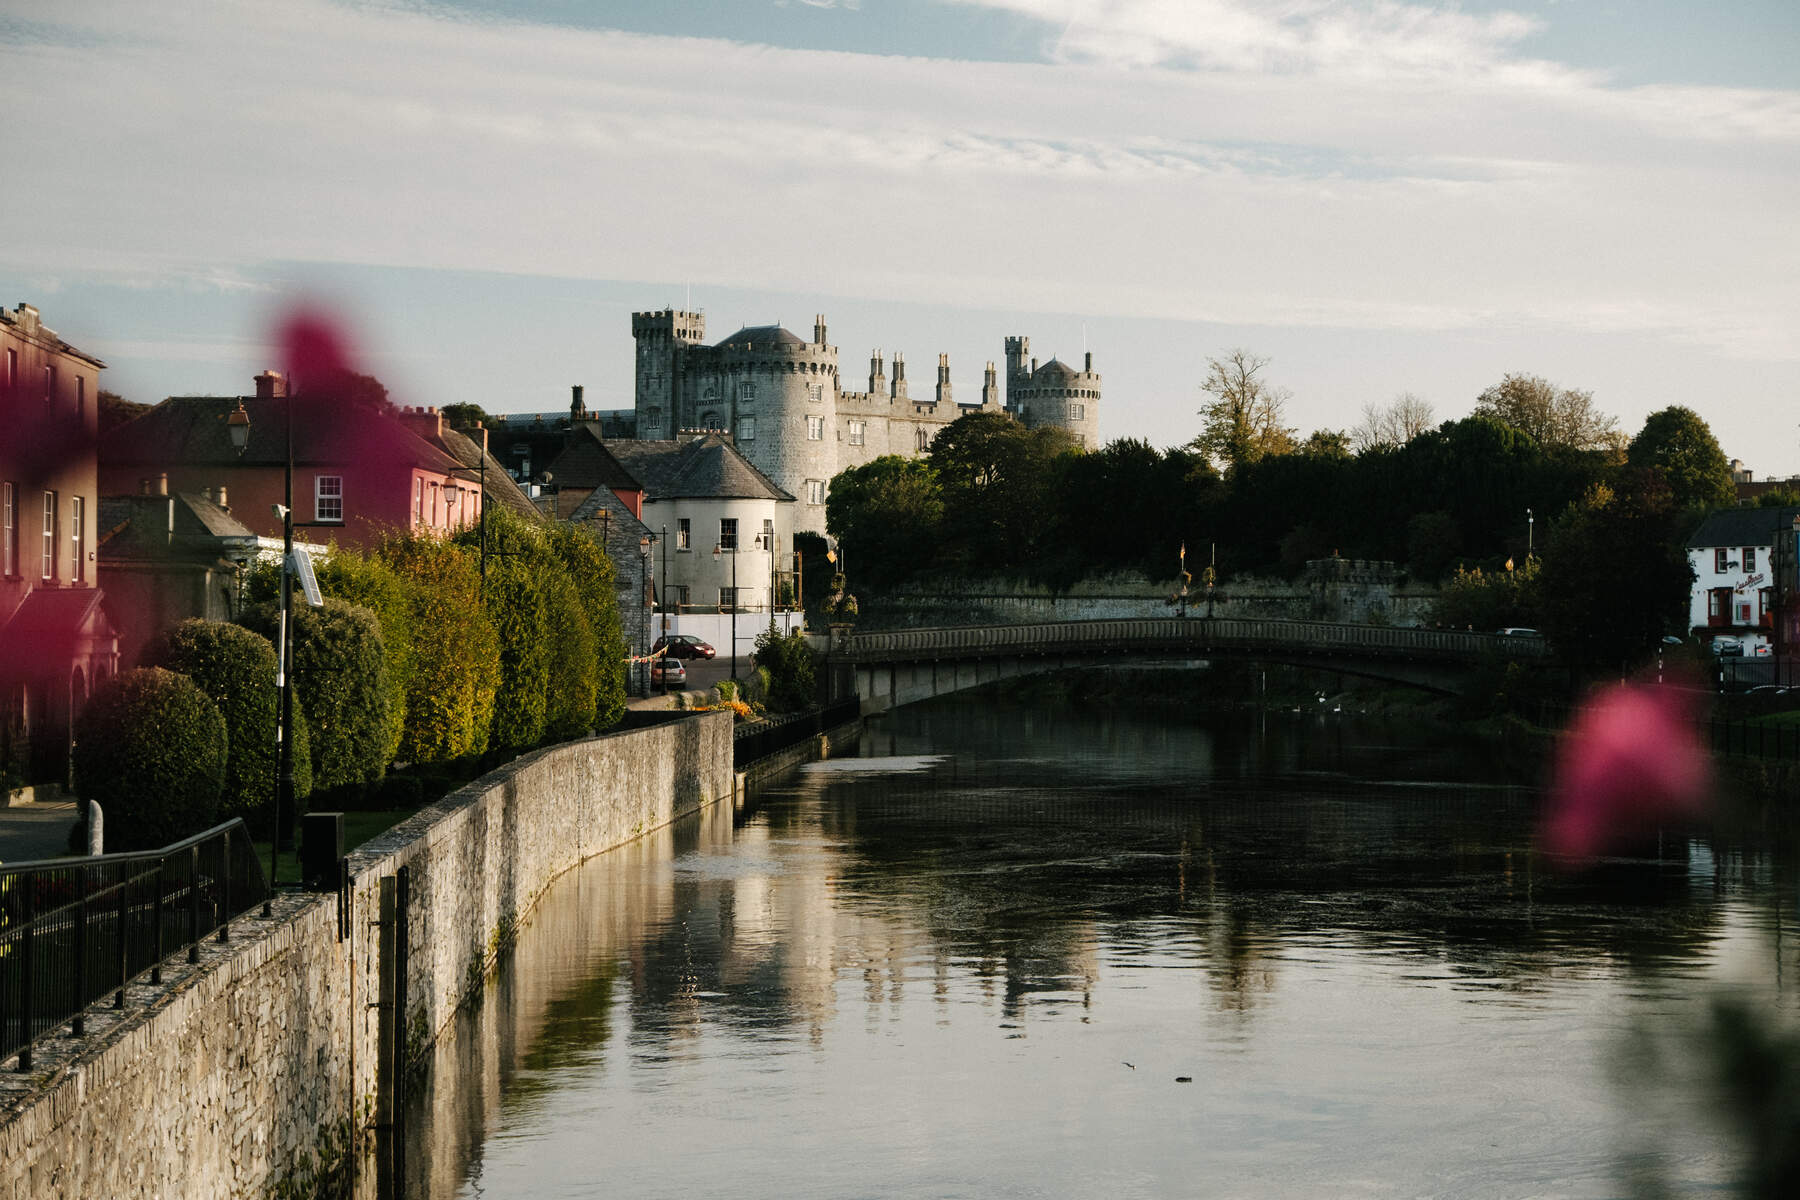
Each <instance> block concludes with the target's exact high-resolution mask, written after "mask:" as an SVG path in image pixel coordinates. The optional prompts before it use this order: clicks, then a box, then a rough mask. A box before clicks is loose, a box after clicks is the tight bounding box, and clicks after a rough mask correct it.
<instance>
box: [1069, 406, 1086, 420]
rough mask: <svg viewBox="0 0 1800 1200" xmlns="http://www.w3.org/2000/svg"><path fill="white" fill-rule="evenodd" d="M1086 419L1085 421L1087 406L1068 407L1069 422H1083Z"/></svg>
mask: <svg viewBox="0 0 1800 1200" xmlns="http://www.w3.org/2000/svg"><path fill="white" fill-rule="evenodd" d="M1086 419H1087V405H1085V404H1071V405H1069V420H1071V421H1083V420H1086Z"/></svg>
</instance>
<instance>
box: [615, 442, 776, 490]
mask: <svg viewBox="0 0 1800 1200" xmlns="http://www.w3.org/2000/svg"><path fill="white" fill-rule="evenodd" d="M606 448H607V449H608V450H609V451H611V453H612V455H613V457H614V458H616V459H618V461H619V463H620V464H621V465H622V466H623V467H624V468H625V470H626V471H628V472H630V474H631V475H632V476H633V477H635V478H636V479H637V480H638V481H639V482H640V483H642V484H643V485H644V494H645V496H646V497H647V498H648V499H651V500H676V499H700V500H777V501H780V500H786V501H792V500H793V497H792V496H791V495H789V494H788V493H787V492H785V491H783V490H782V489H781V488H780V487H778V486H776V484H775V482H774V481H773V480H772V479H770V478H769V477H768V476H767V475H764V474H763V473H762V472H761V471H759V470H757V469H756V468H755V467H754V466H752V465H751V463H750V460H749V459H747V458H745V457H744V456H743V454H741V453H740V452H739V451H738V448H737V447H736V446H734V445H732V444H731V442H730V441H729V440H728V439H726V438H723V437H720V436H719V435H718V434H716V433H709V434H706V435H705V436H704V437H697V438H689V439H685V440H680V441H637V440H633V441H626V440H623V439H621V440H619V441H614V442H608V443H607V444H606Z"/></svg>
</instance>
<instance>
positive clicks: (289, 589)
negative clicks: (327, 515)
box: [225, 385, 294, 915]
mask: <svg viewBox="0 0 1800 1200" xmlns="http://www.w3.org/2000/svg"><path fill="white" fill-rule="evenodd" d="M290 386H291V385H290ZM282 401H283V403H282V411H283V414H284V421H283V424H284V426H285V429H284V437H285V441H286V451H285V454H284V456H283V459H282V490H281V494H282V501H283V503H281V504H277V505H274V506H273V507H274V510H275V515H276V516H278V517H280V518H281V618H280V624H279V625H278V626H277V628H278V630H279V634H278V637H277V642H278V644H277V646H276V648H275V655H276V657H275V686H276V688H278V689H279V690H280V694H281V699H280V707H279V709H278V710H277V711H278V715H277V717H276V725H275V747H276V756H277V763H278V765H277V768H276V781H275V806H274V811H273V812H272V813H271V814H270V817H271V821H270V826H271V827H270V831H269V887H270V889H271V890H273V888H274V887H275V873H276V869H277V867H278V865H279V863H280V857H281V843H282V841H283V840H284V835H286V840H288V841H290V842H291V841H292V836H293V835H292V831H291V830H290V829H289V827H288V823H287V816H288V814H289V813H291V812H292V811H293V807H294V740H293V738H292V737H290V736H289V731H290V730H291V729H292V728H293V723H294V689H293V650H292V641H291V639H290V638H289V637H288V620H289V614H290V613H291V612H292V611H293V599H294V577H293V561H294V399H293V396H292V395H288V396H284V397H282ZM225 429H226V432H227V433H228V434H229V435H230V437H231V445H232V447H233V448H234V449H235V450H236V451H237V452H238V453H239V454H240V455H241V454H243V452H244V450H245V448H246V447H248V446H249V445H250V414H249V413H248V412H246V411H245V409H244V403H243V401H241V400H240V401H238V406H237V411H236V412H234V413H232V414H230V415H229V416H228V417H227V418H226V419H225ZM272 911H273V910H272V908H271V906H270V905H269V904H268V903H265V904H264V905H263V912H264V914H265V915H268V914H269V913H271V912H272Z"/></svg>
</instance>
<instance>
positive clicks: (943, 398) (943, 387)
mask: <svg viewBox="0 0 1800 1200" xmlns="http://www.w3.org/2000/svg"><path fill="white" fill-rule="evenodd" d="M937 402H938V403H939V404H949V403H950V356H949V355H948V354H940V355H938V377H937Z"/></svg>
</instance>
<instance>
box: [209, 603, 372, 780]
mask: <svg viewBox="0 0 1800 1200" xmlns="http://www.w3.org/2000/svg"><path fill="white" fill-rule="evenodd" d="M289 619H290V620H291V622H292V624H291V626H290V636H292V638H293V639H294V642H293V648H292V661H293V667H294V700H295V706H296V708H297V709H299V710H300V711H301V712H303V713H304V714H305V717H306V724H307V726H308V727H309V728H308V732H309V733H310V734H311V738H310V742H311V746H310V751H311V760H312V786H313V790H315V791H319V792H325V791H329V790H333V789H338V788H345V787H353V786H355V787H360V786H362V785H364V784H368V783H372V782H375V781H377V780H379V779H380V778H381V777H382V775H383V774H384V773H385V772H386V771H387V765H388V762H389V761H390V760H389V758H388V754H387V752H388V704H389V696H388V687H387V660H386V657H385V655H384V653H383V650H382V644H381V623H380V622H379V621H378V620H377V619H376V617H375V614H374V613H373V612H370V611H369V610H368V609H366V608H363V607H362V606H360V605H355V604H346V603H345V602H344V601H342V600H336V599H328V600H326V601H325V606H324V607H323V608H313V607H312V606H311V605H308V604H304V603H302V604H297V605H295V606H294V607H293V608H292V609H291V610H290V614H289ZM279 620H280V614H279V611H278V610H276V609H274V608H272V607H270V606H269V605H266V604H259V605H256V606H254V607H252V608H249V609H247V610H245V612H244V616H243V621H244V623H245V624H246V625H248V626H250V627H251V628H252V629H255V630H257V631H258V632H261V633H263V634H264V635H265V636H270V637H273V636H274V635H275V634H276V633H277V630H278V623H279ZM295 758H296V760H297V759H298V758H299V755H298V753H296V755H295Z"/></svg>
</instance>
